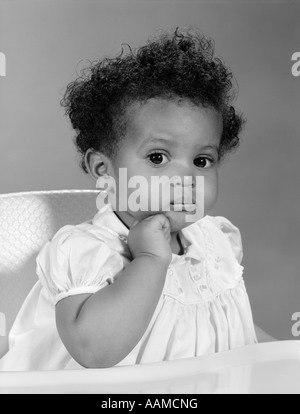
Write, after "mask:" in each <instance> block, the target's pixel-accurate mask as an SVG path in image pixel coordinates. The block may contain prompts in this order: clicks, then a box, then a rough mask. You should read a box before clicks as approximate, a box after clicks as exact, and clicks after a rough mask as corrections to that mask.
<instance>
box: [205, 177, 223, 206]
mask: <svg viewBox="0 0 300 414" xmlns="http://www.w3.org/2000/svg"><path fill="white" fill-rule="evenodd" d="M218 192H219V187H218V180H217V179H206V180H204V210H205V214H208V212H209V211H210V210H211V209H212V208H213V206H214V205H215V203H216V201H217V198H218Z"/></svg>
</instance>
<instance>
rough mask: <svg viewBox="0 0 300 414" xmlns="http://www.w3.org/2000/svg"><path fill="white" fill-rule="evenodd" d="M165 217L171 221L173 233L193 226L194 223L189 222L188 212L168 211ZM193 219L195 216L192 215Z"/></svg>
mask: <svg viewBox="0 0 300 414" xmlns="http://www.w3.org/2000/svg"><path fill="white" fill-rule="evenodd" d="M163 214H165V216H166V217H167V218H168V219H169V221H170V225H171V233H174V232H178V231H180V230H182V229H184V228H186V227H188V226H190V225H191V224H193V222H188V221H187V219H186V218H187V213H186V212H174V211H167V212H165V213H163ZM190 216H191V217H193V215H190Z"/></svg>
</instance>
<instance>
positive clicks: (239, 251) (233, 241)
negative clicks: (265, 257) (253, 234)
mask: <svg viewBox="0 0 300 414" xmlns="http://www.w3.org/2000/svg"><path fill="white" fill-rule="evenodd" d="M209 218H210V219H211V220H212V221H213V223H214V224H215V225H216V226H217V227H218V228H219V229H220V230H221V231H222V233H223V235H224V236H225V237H226V238H227V240H228V241H229V244H230V246H231V248H232V251H233V254H234V256H235V258H236V260H237V261H238V263H239V264H241V262H242V260H243V244H242V237H241V233H240V230H239V229H238V228H237V227H236V226H234V225H233V224H232V223H231V222H230V221H229V220H228V219H226V218H225V217H221V216H217V217H209Z"/></svg>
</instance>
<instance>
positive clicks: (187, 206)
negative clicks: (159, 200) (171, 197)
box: [170, 202, 196, 213]
mask: <svg viewBox="0 0 300 414" xmlns="http://www.w3.org/2000/svg"><path fill="white" fill-rule="evenodd" d="M195 210H196V204H195V203H184V204H183V203H182V202H176V203H175V202H172V203H170V211H175V212H185V213H192V212H194V211H195Z"/></svg>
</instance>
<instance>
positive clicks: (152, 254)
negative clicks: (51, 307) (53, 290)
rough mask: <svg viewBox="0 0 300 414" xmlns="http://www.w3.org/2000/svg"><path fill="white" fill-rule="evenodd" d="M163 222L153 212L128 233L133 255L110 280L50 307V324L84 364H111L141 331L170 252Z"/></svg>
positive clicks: (166, 225) (123, 354)
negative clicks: (53, 311) (52, 319)
mask: <svg viewBox="0 0 300 414" xmlns="http://www.w3.org/2000/svg"><path fill="white" fill-rule="evenodd" d="M169 238H170V227H169V221H168V220H167V218H166V217H165V216H163V215H156V216H154V217H151V218H149V219H146V220H144V221H142V222H141V223H139V224H137V225H136V226H135V227H134V228H133V229H132V230H131V231H130V233H129V237H128V246H129V248H130V250H131V253H132V255H133V258H134V260H133V261H132V262H131V263H130V264H129V265H128V266H126V268H125V269H124V271H123V272H122V273H121V274H120V275H119V277H118V278H117V279H116V281H115V282H114V283H113V284H112V285H109V286H107V287H105V288H104V289H101V290H100V291H98V292H96V293H95V294H93V295H90V294H86V295H77V296H71V297H69V298H66V299H63V300H61V301H60V302H59V303H58V304H57V306H56V323H57V328H58V331H59V334H60V336H61V339H62V341H63V343H64V345H65V346H66V348H67V350H68V351H69V353H70V354H71V356H72V357H73V358H74V359H75V360H76V361H77V362H78V363H80V364H81V365H83V366H85V367H88V368H104V367H110V366H113V365H116V364H117V363H118V362H120V361H121V360H122V359H124V358H125V357H126V356H127V355H128V354H129V353H130V351H131V350H132V349H133V348H134V347H135V345H136V344H137V343H138V342H139V340H140V339H141V337H142V336H143V334H144V332H145V330H146V328H147V326H148V325H149V323H150V320H151V318H152V316H153V313H154V311H155V308H156V306H157V303H158V301H159V298H160V296H161V293H162V289H163V287H164V283H165V277H166V273H167V269H168V265H169V263H170V261H171V257H172V253H171V249H170V245H169Z"/></svg>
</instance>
